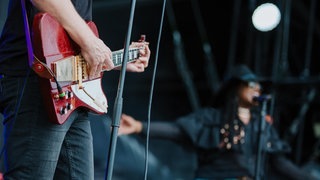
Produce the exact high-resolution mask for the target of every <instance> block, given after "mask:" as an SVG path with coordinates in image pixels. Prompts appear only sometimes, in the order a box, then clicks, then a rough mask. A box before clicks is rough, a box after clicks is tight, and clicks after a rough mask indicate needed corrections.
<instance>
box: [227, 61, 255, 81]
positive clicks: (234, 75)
mask: <svg viewBox="0 0 320 180" xmlns="http://www.w3.org/2000/svg"><path fill="white" fill-rule="evenodd" d="M230 80H240V81H246V82H249V81H259V78H258V77H257V75H256V74H254V73H253V72H252V71H251V69H250V68H249V67H248V66H246V65H244V64H240V65H236V66H234V67H233V68H232V69H231V71H230V73H229V75H227V76H226V79H225V80H224V81H225V82H227V81H230Z"/></svg>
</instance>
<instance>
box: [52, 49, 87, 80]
mask: <svg viewBox="0 0 320 180" xmlns="http://www.w3.org/2000/svg"><path fill="white" fill-rule="evenodd" d="M52 69H53V72H54V73H55V75H56V79H57V81H58V82H77V81H84V80H88V72H87V63H86V61H85V60H84V58H83V57H82V56H81V55H77V56H69V57H67V58H64V59H61V60H58V61H55V62H53V63H52Z"/></svg>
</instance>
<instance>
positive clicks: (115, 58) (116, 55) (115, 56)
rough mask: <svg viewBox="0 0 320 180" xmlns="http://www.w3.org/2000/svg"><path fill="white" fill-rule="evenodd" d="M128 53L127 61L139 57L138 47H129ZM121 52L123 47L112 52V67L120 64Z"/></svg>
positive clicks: (122, 52) (121, 59)
mask: <svg viewBox="0 0 320 180" xmlns="http://www.w3.org/2000/svg"><path fill="white" fill-rule="evenodd" d="M128 53H129V54H128V63H129V62H132V61H135V60H136V59H138V58H139V48H130V49H129V52H128ZM123 54H124V51H123V49H121V50H118V51H114V52H112V62H113V64H114V67H119V66H121V65H122V61H123Z"/></svg>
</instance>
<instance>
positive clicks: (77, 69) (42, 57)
mask: <svg viewBox="0 0 320 180" xmlns="http://www.w3.org/2000/svg"><path fill="white" fill-rule="evenodd" d="M87 24H88V26H89V27H90V29H91V30H92V31H93V32H94V33H95V34H96V36H98V30H97V27H96V25H95V24H94V22H92V21H89V22H87ZM32 32H33V33H32V37H33V47H34V48H33V50H34V57H35V59H34V62H33V65H32V69H33V70H34V71H35V72H36V73H37V74H38V75H39V76H40V77H41V78H40V83H41V84H40V87H41V92H42V96H43V99H44V102H45V108H46V110H47V112H48V114H49V118H50V121H52V122H54V123H57V124H63V123H64V122H65V121H66V120H67V119H68V117H69V116H70V114H71V113H72V112H73V111H74V110H76V109H77V108H79V107H85V108H88V109H89V110H92V111H93V112H96V113H98V114H103V113H107V111H108V102H107V98H106V96H105V94H104V92H103V90H102V88H101V76H102V73H101V76H100V77H99V78H96V79H93V80H89V78H88V71H87V68H88V67H87V63H86V61H85V60H84V58H83V57H82V56H81V52H80V48H79V46H78V45H77V44H76V43H75V42H73V41H72V40H71V38H70V37H69V36H68V34H67V32H66V31H65V30H64V29H63V27H62V26H61V25H60V24H59V23H58V22H57V21H56V20H55V19H54V18H53V17H51V16H50V15H49V14H47V13H39V14H37V15H36V16H35V18H34V21H33V31H32ZM144 40H145V36H142V37H141V39H140V41H144ZM123 53H124V52H123V50H118V51H114V52H112V60H113V63H114V66H115V67H118V66H121V64H122V60H123V58H122V57H123ZM128 56H129V57H128V62H132V61H134V60H136V59H137V58H139V48H130V49H129V51H128ZM105 70H106V69H103V71H105ZM103 71H102V72H103Z"/></svg>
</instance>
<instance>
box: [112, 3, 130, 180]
mask: <svg viewBox="0 0 320 180" xmlns="http://www.w3.org/2000/svg"><path fill="white" fill-rule="evenodd" d="M135 5H136V1H135V0H132V2H131V10H130V19H129V26H128V32H127V37H126V41H125V47H124V53H123V58H122V59H123V61H122V68H121V74H120V77H119V85H118V93H117V97H116V99H115V103H114V113H113V120H112V124H111V140H110V146H109V153H108V163H107V169H108V171H107V174H106V177H107V179H108V180H111V179H112V173H113V165H114V157H115V151H116V145H117V138H118V130H119V127H120V116H121V113H122V102H123V98H122V94H123V86H124V80H125V75H126V69H127V62H128V54H129V45H130V39H131V32H132V24H133V17H134V9H135Z"/></svg>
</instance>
